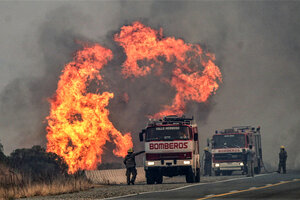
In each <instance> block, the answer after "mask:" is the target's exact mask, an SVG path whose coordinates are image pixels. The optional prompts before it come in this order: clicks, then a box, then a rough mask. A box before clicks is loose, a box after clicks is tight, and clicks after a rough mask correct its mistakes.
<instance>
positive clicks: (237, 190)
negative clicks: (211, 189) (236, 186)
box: [230, 190, 238, 193]
mask: <svg viewBox="0 0 300 200" xmlns="http://www.w3.org/2000/svg"><path fill="white" fill-rule="evenodd" d="M237 191H238V190H232V191H230V193H231V192H237Z"/></svg>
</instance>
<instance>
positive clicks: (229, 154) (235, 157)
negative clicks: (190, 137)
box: [211, 126, 262, 176]
mask: <svg viewBox="0 0 300 200" xmlns="http://www.w3.org/2000/svg"><path fill="white" fill-rule="evenodd" d="M211 143H212V150H211V151H212V158H213V162H212V167H213V170H214V172H215V175H216V176H219V175H220V174H221V173H222V175H231V174H232V172H233V171H243V168H244V164H243V160H242V155H243V154H242V152H243V149H245V151H246V152H247V150H248V149H249V145H252V150H253V151H254V153H255V156H254V172H255V173H256V174H259V173H260V170H261V167H262V148H261V135H260V127H258V128H254V127H251V126H238V127H233V128H231V129H225V130H221V131H216V133H215V134H214V135H213V137H212V140H211Z"/></svg>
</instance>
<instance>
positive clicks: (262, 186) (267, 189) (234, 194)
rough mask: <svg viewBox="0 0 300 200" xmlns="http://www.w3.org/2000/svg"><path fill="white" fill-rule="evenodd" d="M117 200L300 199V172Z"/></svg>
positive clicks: (266, 175)
mask: <svg viewBox="0 0 300 200" xmlns="http://www.w3.org/2000/svg"><path fill="white" fill-rule="evenodd" d="M117 199H155V200H158V199H199V200H200V199H300V171H293V172H289V173H287V174H277V173H270V174H260V175H257V176H255V177H254V178H252V177H239V178H235V177H233V178H232V179H229V180H223V181H218V182H213V183H198V184H193V185H188V186H184V187H181V188H177V189H172V190H168V191H163V192H149V193H140V194H135V195H131V196H127V197H123V198H117Z"/></svg>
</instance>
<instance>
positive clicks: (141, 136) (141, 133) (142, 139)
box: [139, 129, 145, 142]
mask: <svg viewBox="0 0 300 200" xmlns="http://www.w3.org/2000/svg"><path fill="white" fill-rule="evenodd" d="M144 133H145V129H143V130H142V132H140V134H139V136H140V141H141V142H143V141H144V136H143V134H144Z"/></svg>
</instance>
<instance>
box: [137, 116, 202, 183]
mask: <svg viewBox="0 0 300 200" xmlns="http://www.w3.org/2000/svg"><path fill="white" fill-rule="evenodd" d="M139 136H140V141H144V140H145V153H146V154H145V158H146V159H145V163H144V169H145V174H146V180H147V184H154V183H157V184H160V183H162V182H163V176H168V177H173V176H178V175H185V177H186V182H188V183H193V182H199V181H200V156H199V142H198V129H197V125H196V124H195V123H194V120H193V118H186V117H185V116H182V117H178V116H173V115H172V116H166V117H164V118H163V119H161V120H158V121H149V123H148V124H147V126H146V128H145V129H143V130H142V132H141V133H140V135H139Z"/></svg>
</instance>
